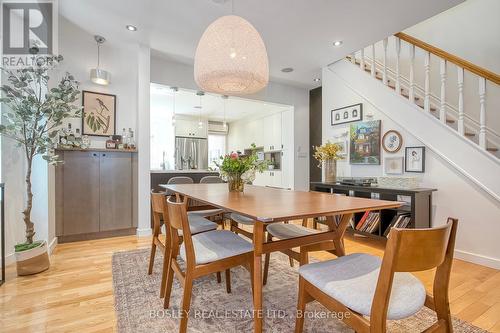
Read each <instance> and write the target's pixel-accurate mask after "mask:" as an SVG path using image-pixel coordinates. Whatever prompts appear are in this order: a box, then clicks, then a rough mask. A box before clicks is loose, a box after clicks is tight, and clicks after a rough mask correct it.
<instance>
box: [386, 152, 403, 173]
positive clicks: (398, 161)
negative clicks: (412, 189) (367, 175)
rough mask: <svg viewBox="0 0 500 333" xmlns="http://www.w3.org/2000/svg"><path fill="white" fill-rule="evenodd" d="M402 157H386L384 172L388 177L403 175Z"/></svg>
mask: <svg viewBox="0 0 500 333" xmlns="http://www.w3.org/2000/svg"><path fill="white" fill-rule="evenodd" d="M403 165H404V157H403V156H399V157H386V158H385V159H384V172H385V173H386V174H388V175H402V174H403Z"/></svg>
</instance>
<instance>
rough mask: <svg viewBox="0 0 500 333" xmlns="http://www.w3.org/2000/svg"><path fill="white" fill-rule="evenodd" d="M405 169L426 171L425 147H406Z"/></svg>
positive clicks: (408, 170) (407, 170)
mask: <svg viewBox="0 0 500 333" xmlns="http://www.w3.org/2000/svg"><path fill="white" fill-rule="evenodd" d="M405 171H406V172H425V147H406V149H405Z"/></svg>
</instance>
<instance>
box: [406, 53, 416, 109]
mask: <svg viewBox="0 0 500 333" xmlns="http://www.w3.org/2000/svg"><path fill="white" fill-rule="evenodd" d="M408 98H409V99H410V102H412V103H415V45H413V44H410V89H409V91H408Z"/></svg>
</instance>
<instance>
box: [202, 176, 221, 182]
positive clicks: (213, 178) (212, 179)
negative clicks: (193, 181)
mask: <svg viewBox="0 0 500 333" xmlns="http://www.w3.org/2000/svg"><path fill="white" fill-rule="evenodd" d="M217 183H224V181H223V180H222V179H221V178H220V177H219V176H205V177H203V178H202V179H200V184H217Z"/></svg>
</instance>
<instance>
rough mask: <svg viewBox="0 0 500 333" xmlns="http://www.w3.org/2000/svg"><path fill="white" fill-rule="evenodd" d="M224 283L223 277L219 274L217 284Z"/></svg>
mask: <svg viewBox="0 0 500 333" xmlns="http://www.w3.org/2000/svg"><path fill="white" fill-rule="evenodd" d="M221 282H222V276H221V275H220V272H217V283H221Z"/></svg>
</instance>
